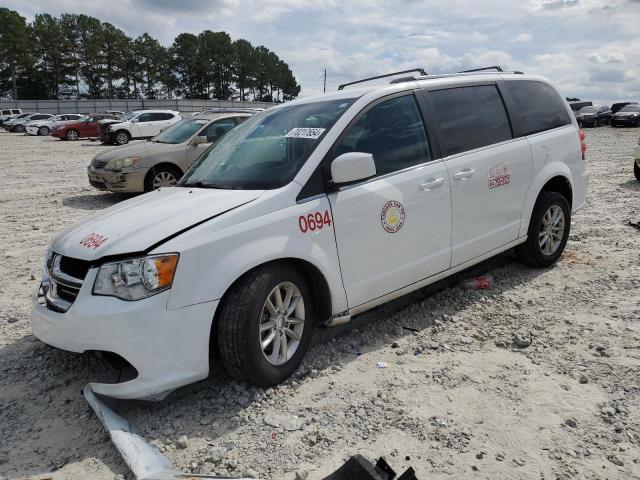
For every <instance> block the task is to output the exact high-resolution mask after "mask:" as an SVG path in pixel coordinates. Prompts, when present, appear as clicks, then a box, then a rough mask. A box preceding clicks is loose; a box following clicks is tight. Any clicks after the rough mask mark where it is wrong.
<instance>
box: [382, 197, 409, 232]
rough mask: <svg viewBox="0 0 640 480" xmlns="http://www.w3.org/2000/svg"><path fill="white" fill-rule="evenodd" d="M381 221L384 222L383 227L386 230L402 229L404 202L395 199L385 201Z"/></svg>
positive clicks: (395, 230)
mask: <svg viewBox="0 0 640 480" xmlns="http://www.w3.org/2000/svg"><path fill="white" fill-rule="evenodd" d="M380 221H381V222H382V228H384V229H385V231H386V232H389V233H396V232H397V231H398V230H400V229H401V228H402V225H403V224H404V207H403V206H402V204H401V203H400V202H396V201H395V200H391V201H390V202H387V203H385V205H384V207H382V213H381V214H380Z"/></svg>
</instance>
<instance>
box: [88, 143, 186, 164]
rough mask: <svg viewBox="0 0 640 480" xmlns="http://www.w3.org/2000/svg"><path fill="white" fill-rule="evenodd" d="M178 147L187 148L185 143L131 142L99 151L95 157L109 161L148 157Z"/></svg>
mask: <svg viewBox="0 0 640 480" xmlns="http://www.w3.org/2000/svg"><path fill="white" fill-rule="evenodd" d="M176 147H178V149H182V150H184V148H185V147H184V145H183V144H168V143H158V142H139V143H129V144H127V145H124V146H122V147H116V148H112V149H111V150H107V151H106V152H102V153H99V154H98V155H96V156H95V157H94V158H95V159H96V160H100V161H101V162H103V161H107V162H108V161H110V160H115V159H118V158H126V157H142V158H146V157H147V156H152V155H155V154H156V153H160V152H163V153H167V152H169V151H172V150H174V149H175V148H176Z"/></svg>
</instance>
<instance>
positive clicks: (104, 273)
mask: <svg viewBox="0 0 640 480" xmlns="http://www.w3.org/2000/svg"><path fill="white" fill-rule="evenodd" d="M177 265H178V254H177V253H173V254H169V255H151V256H148V257H140V258H132V259H130V260H124V261H122V262H114V263H106V264H104V265H102V266H101V267H100V270H98V275H97V276H96V281H95V283H94V285H93V294H94V295H107V296H110V297H117V298H120V299H122V300H140V299H142V298H147V297H150V296H152V295H155V294H156V293H160V292H162V291H164V290H167V289H169V288H171V284H172V283H173V275H174V273H175V271H176V266H177Z"/></svg>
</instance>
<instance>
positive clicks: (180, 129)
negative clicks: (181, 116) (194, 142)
mask: <svg viewBox="0 0 640 480" xmlns="http://www.w3.org/2000/svg"><path fill="white" fill-rule="evenodd" d="M209 122H211V120H198V119H193V118H190V119H186V120H181V121H179V122H177V123H175V124H173V125H171V126H170V127H169V128H167V129H166V130H165V131H163V132H160V133H159V134H158V135H156V136H155V137H153V138H152V139H151V141H152V142H158V143H171V144H174V145H175V144H177V143H182V142H184V141H186V140H187V139H188V138H189V137H191V135H193V134H194V133H196V132H197V131H198V130H200V129H201V128H202V127H204V126H205V125H207V124H208V123H209Z"/></svg>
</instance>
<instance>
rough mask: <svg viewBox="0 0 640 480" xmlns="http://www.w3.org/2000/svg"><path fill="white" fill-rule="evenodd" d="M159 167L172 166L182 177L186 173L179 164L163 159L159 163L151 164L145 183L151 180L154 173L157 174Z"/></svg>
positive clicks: (145, 176)
mask: <svg viewBox="0 0 640 480" xmlns="http://www.w3.org/2000/svg"><path fill="white" fill-rule="evenodd" d="M158 167H169V168H172V169H174V170H177V171H178V174H179V175H180V177H182V176H183V175H184V172H183V171H182V168H180V166H179V165H177V164H176V163H173V162H171V161H169V160H163V161H161V162H159V163H155V164H153V165H151V166H150V167H149V169H148V170H147V173H145V175H144V183H145V184H146V183H147V182H148V181H149V179H150V178H151V177H152V176H153V175H155V172H156V171H157V170H158ZM178 180H180V179H179V178H178Z"/></svg>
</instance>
